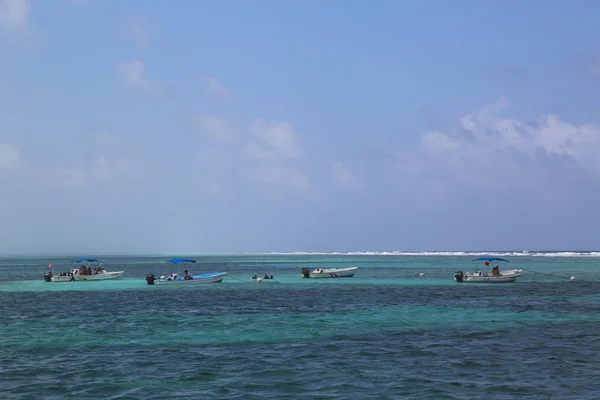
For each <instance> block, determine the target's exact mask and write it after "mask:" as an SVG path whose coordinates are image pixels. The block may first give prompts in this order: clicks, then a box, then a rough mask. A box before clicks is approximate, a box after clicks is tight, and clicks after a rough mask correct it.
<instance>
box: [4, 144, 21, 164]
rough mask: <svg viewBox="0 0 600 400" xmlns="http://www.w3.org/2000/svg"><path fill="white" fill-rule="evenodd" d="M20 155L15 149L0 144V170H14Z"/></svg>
mask: <svg viewBox="0 0 600 400" xmlns="http://www.w3.org/2000/svg"><path fill="white" fill-rule="evenodd" d="M19 157H20V153H19V150H17V148H16V147H14V146H12V145H10V144H7V143H0V169H16V168H17V166H18V165H19Z"/></svg>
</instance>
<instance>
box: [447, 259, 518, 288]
mask: <svg viewBox="0 0 600 400" xmlns="http://www.w3.org/2000/svg"><path fill="white" fill-rule="evenodd" d="M477 261H483V267H478V265H477V264H476V262H477ZM494 261H497V262H500V263H504V266H506V264H507V263H508V260H505V259H503V258H497V257H480V258H476V259H474V260H472V262H473V265H474V266H475V268H474V269H473V272H467V271H455V272H454V280H455V281H456V282H460V283H511V282H515V281H516V280H517V278H518V277H519V276H520V275H521V274H522V273H523V269H521V268H518V269H506V270H502V271H500V267H499V266H498V265H496V266H495V267H493V269H492V271H490V272H488V271H487V268H488V267H489V266H490V265H491V263H494Z"/></svg>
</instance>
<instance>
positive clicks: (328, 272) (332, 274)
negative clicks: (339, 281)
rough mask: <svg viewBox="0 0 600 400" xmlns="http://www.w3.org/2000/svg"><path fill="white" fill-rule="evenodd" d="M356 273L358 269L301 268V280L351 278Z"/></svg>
mask: <svg viewBox="0 0 600 400" xmlns="http://www.w3.org/2000/svg"><path fill="white" fill-rule="evenodd" d="M356 271H358V267H349V268H316V269H314V270H312V271H311V270H310V269H309V268H302V274H301V275H300V276H301V277H302V278H352V277H353V276H354V274H356Z"/></svg>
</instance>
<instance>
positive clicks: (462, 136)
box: [398, 97, 600, 195]
mask: <svg viewBox="0 0 600 400" xmlns="http://www.w3.org/2000/svg"><path fill="white" fill-rule="evenodd" d="M507 105H508V100H507V99H505V98H503V97H501V98H500V99H499V100H498V101H497V102H496V103H494V104H490V105H487V106H484V107H481V108H480V109H478V110H475V111H473V112H471V113H469V114H467V115H465V116H464V117H462V118H461V119H460V121H459V124H457V127H456V128H454V129H449V130H448V131H447V132H441V131H429V132H426V133H424V134H423V135H421V146H420V152H419V153H402V154H400V156H399V158H398V160H399V161H400V163H401V164H400V165H401V168H402V169H403V170H404V171H405V172H408V173H410V174H413V175H415V176H421V177H428V178H430V179H433V180H435V181H438V182H443V183H444V184H445V185H446V186H448V185H449V186H452V185H456V184H458V183H460V184H462V185H472V186H473V187H481V188H496V189H500V188H504V189H508V188H511V187H512V188H515V187H520V188H523V189H526V190H532V191H533V193H536V192H537V193H543V194H546V195H547V194H548V192H549V191H552V192H553V193H554V194H558V192H560V191H561V189H560V188H559V187H558V186H557V187H556V189H555V190H553V189H552V185H550V184H549V183H550V182H554V184H557V183H559V182H560V181H563V182H564V180H565V179H567V178H568V176H569V174H577V173H578V174H582V173H585V174H589V176H593V177H595V178H594V179H595V180H597V181H600V158H598V157H597V156H596V155H597V154H598V152H599V151H600V128H599V127H597V126H594V125H590V124H581V125H579V124H571V123H568V122H566V121H564V120H562V119H561V118H560V117H559V116H557V115H552V114H549V115H543V116H541V117H540V118H538V120H537V122H533V123H531V122H525V121H520V120H516V119H511V118H503V117H501V116H500V115H499V114H500V112H502V111H503V110H504V108H505V107H506V106H507ZM577 171H579V172H577Z"/></svg>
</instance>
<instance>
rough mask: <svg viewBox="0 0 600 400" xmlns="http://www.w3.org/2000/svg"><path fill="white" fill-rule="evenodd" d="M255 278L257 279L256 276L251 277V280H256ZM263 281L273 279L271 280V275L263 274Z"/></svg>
mask: <svg viewBox="0 0 600 400" xmlns="http://www.w3.org/2000/svg"><path fill="white" fill-rule="evenodd" d="M257 278H258V276H257V275H252V279H257ZM263 279H275V278H273V275H267V274H265V276H263Z"/></svg>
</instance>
